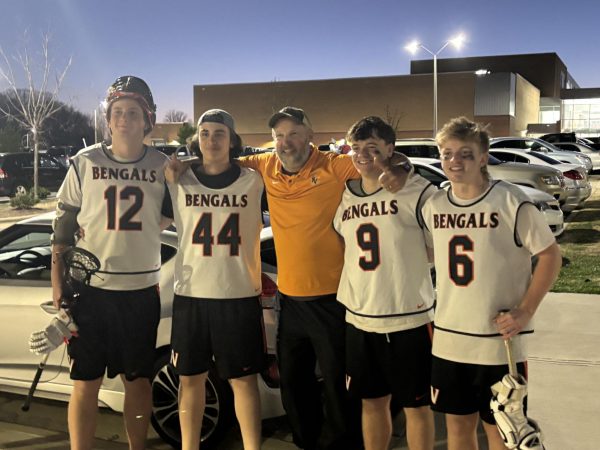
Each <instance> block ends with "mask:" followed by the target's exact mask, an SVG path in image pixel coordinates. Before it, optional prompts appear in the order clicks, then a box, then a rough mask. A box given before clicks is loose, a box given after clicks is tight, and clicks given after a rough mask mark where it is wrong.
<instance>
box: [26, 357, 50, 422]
mask: <svg viewBox="0 0 600 450" xmlns="http://www.w3.org/2000/svg"><path fill="white" fill-rule="evenodd" d="M49 356H50V353H46V354H45V355H44V357H43V358H42V360H41V361H40V364H39V365H38V368H37V371H36V372H35V377H33V382H32V383H31V387H30V388H29V393H28V394H27V398H26V399H25V402H23V406H21V411H29V405H31V401H32V400H33V394H34V393H35V389H36V388H37V385H38V383H39V381H40V377H41V376H42V372H43V371H44V368H45V367H46V363H47V362H48V357H49Z"/></svg>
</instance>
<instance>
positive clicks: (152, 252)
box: [58, 144, 167, 290]
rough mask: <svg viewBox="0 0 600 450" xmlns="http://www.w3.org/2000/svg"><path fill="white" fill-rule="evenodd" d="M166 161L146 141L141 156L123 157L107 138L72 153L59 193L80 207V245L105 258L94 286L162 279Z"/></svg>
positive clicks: (123, 286) (124, 286)
mask: <svg viewBox="0 0 600 450" xmlns="http://www.w3.org/2000/svg"><path fill="white" fill-rule="evenodd" d="M166 161H167V157H166V156H165V155H164V154H162V153H160V152H159V151H158V150H156V149H154V148H152V147H145V148H144V153H143V155H142V156H141V158H139V159H138V160H136V161H131V162H120V161H117V160H116V159H114V157H113V156H112V154H111V153H110V152H109V150H108V148H106V146H104V145H103V144H97V145H94V146H91V147H88V148H85V149H83V150H81V151H80V152H79V153H78V154H77V155H76V156H75V157H73V158H72V163H71V166H70V167H69V172H68V173H67V177H66V178H65V181H64V182H63V185H62V186H61V188H60V190H59V192H58V198H59V200H60V201H61V202H63V203H65V204H66V205H69V206H71V207H75V208H78V209H79V213H78V215H77V222H78V223H79V226H80V227H81V228H82V229H83V234H84V235H83V238H81V239H80V240H79V241H78V242H77V246H78V247H81V248H84V249H86V250H89V251H90V252H92V253H93V254H94V255H96V256H97V257H98V259H99V260H100V264H101V266H100V271H99V272H98V276H93V277H92V279H91V285H92V286H95V287H100V288H102V289H109V290H135V289H143V288H146V287H148V286H152V285H154V284H157V283H158V281H159V270H160V231H161V230H160V220H161V208H162V203H163V198H164V196H165V193H166V186H165V179H164V165H165V163H166Z"/></svg>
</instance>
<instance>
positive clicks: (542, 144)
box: [490, 137, 593, 173]
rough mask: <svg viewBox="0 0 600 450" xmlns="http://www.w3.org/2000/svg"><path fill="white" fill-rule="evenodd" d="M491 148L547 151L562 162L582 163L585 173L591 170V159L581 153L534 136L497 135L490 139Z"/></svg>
mask: <svg viewBox="0 0 600 450" xmlns="http://www.w3.org/2000/svg"><path fill="white" fill-rule="evenodd" d="M493 148H512V149H518V150H522V151H525V152H531V151H535V152H541V153H547V154H548V155H549V156H551V157H553V158H556V159H558V160H559V161H562V162H564V163H570V164H579V165H583V166H584V167H585V168H586V170H587V173H590V172H591V171H592V167H593V166H592V160H591V159H590V158H589V156H587V155H584V154H583V153H575V152H568V151H565V150H561V149H560V148H558V147H555V146H554V145H552V144H551V143H549V142H546V141H543V140H541V139H536V138H528V137H497V138H493V139H490V149H493Z"/></svg>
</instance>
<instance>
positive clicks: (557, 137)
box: [540, 133, 577, 144]
mask: <svg viewBox="0 0 600 450" xmlns="http://www.w3.org/2000/svg"><path fill="white" fill-rule="evenodd" d="M540 139H541V140H542V141H546V142H550V143H552V144H554V143H555V142H577V136H575V133H548V134H544V135H543V136H540Z"/></svg>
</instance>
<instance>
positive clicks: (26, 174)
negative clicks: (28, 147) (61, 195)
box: [0, 152, 67, 196]
mask: <svg viewBox="0 0 600 450" xmlns="http://www.w3.org/2000/svg"><path fill="white" fill-rule="evenodd" d="M66 174H67V167H66V166H64V165H63V164H62V163H61V162H60V161H58V160H57V159H56V158H54V157H52V156H50V155H46V154H43V153H40V154H39V166H38V185H39V186H41V187H44V188H46V189H48V190H50V191H56V190H57V189H58V188H59V187H60V185H61V184H62V182H63V180H64V178H65V175H66ZM32 186H33V153H25V152H20V153H0V196H7V195H8V196H13V195H22V194H25V193H27V191H28V190H29V189H30V188H31V187H32Z"/></svg>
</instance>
